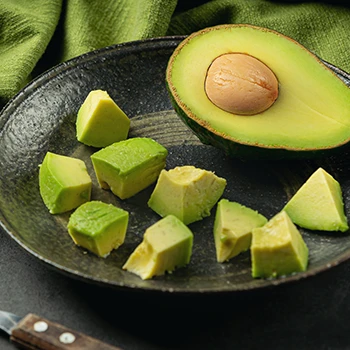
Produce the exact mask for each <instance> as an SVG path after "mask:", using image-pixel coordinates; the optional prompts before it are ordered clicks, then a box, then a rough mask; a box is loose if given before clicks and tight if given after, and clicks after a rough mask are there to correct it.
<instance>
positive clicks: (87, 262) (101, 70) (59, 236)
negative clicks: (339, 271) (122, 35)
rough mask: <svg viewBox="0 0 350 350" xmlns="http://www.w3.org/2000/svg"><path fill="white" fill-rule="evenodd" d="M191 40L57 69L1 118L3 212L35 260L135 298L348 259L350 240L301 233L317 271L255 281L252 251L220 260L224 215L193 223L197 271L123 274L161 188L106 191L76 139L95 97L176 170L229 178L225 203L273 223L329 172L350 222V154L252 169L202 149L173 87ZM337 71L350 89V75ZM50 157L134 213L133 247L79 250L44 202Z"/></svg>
mask: <svg viewBox="0 0 350 350" xmlns="http://www.w3.org/2000/svg"><path fill="white" fill-rule="evenodd" d="M182 39H183V38H182V37H166V38H159V39H151V40H145V41H139V42H133V43H128V44H123V45H117V46H112V47H108V48H105V49H101V50H97V51H94V52H91V53H88V54H86V55H83V56H80V57H78V58H76V59H73V60H71V61H68V62H66V63H63V64H61V65H59V66H57V67H55V68H53V69H51V70H49V71H48V72H46V73H45V74H43V75H42V76H40V77H39V78H37V79H35V80H34V81H33V82H32V83H31V84H29V85H28V86H27V87H26V88H24V89H23V90H22V91H21V92H20V93H19V94H18V95H17V96H16V97H15V98H14V99H12V100H11V101H10V103H9V104H8V105H7V106H6V107H5V108H4V109H3V111H2V113H1V118H0V128H1V137H0V164H1V177H0V214H1V222H2V226H3V228H4V229H5V231H7V232H8V233H9V235H10V236H11V237H12V238H13V239H15V240H16V241H17V242H18V243H19V244H20V245H21V246H22V247H23V248H25V250H27V251H28V252H29V253H30V254H33V255H34V256H36V257H37V258H39V259H40V260H41V261H43V262H45V263H47V264H48V265H49V266H51V267H53V268H55V269H58V270H59V271H61V272H63V273H67V274H69V275H70V276H72V277H76V278H81V279H83V280H86V281H89V282H93V283H98V284H103V285H108V286H112V287H117V288H130V289H134V290H153V291H171V292H183V293H191V292H195V293H197V292H201V293H203V292H233V291H243V290H251V289H256V288H261V287H266V286H271V285H277V284H281V283H285V282H288V281H295V280H298V279H300V278H305V277H308V276H311V275H314V274H316V273H318V272H320V271H322V270H325V269H328V268H330V267H332V266H334V265H337V264H338V263H340V262H341V261H344V260H346V259H348V258H349V256H350V235H349V233H348V232H347V233H325V232H311V231H308V230H302V229H301V230H300V231H301V233H302V235H303V236H304V239H305V241H306V243H307V245H308V247H309V250H310V259H309V268H308V270H307V271H306V272H304V273H299V274H295V275H292V276H289V277H285V278H279V279H276V280H262V279H261V280H260V279H253V278H252V277H251V265H250V264H251V260H250V255H249V252H245V253H242V254H241V255H239V256H238V257H236V258H234V259H232V260H231V261H229V262H226V263H223V264H219V263H217V262H216V257H215V247H214V240H213V233H212V229H213V221H214V214H215V209H216V207H214V208H213V209H212V215H211V216H210V217H207V218H205V219H203V220H201V221H199V222H196V223H193V224H191V225H189V227H190V228H191V230H192V231H193V233H194V246H193V254H192V258H191V262H190V264H189V265H188V266H187V267H185V268H181V269H178V270H176V271H175V272H174V273H172V274H167V275H165V276H160V277H155V278H153V279H152V280H147V281H142V280H141V279H140V278H139V277H138V276H135V275H133V274H131V273H129V272H127V271H123V270H122V268H121V267H122V265H123V264H124V262H125V261H126V259H127V258H128V256H129V255H130V254H131V252H132V251H133V250H134V249H135V247H136V246H137V245H138V244H139V243H140V242H141V240H142V236H143V233H144V231H145V229H146V228H147V227H148V226H150V225H151V224H152V223H154V222H156V221H157V220H159V216H158V215H157V214H155V213H154V212H153V211H152V210H151V209H150V208H148V207H147V200H148V198H149V196H150V194H151V192H152V190H153V188H154V185H152V186H150V187H149V188H147V189H145V190H144V191H142V192H141V193H139V194H137V195H136V196H134V197H132V198H130V199H127V200H124V201H121V200H119V199H118V198H117V197H116V196H114V195H113V194H112V193H111V192H109V191H106V190H102V189H100V188H99V187H98V184H97V181H96V177H95V175H94V172H93V168H92V164H91V161H90V155H91V154H92V153H93V152H95V151H96V150H97V149H95V148H92V147H87V146H85V145H83V144H81V143H79V142H78V141H77V140H76V137H75V120H76V114H77V111H78V109H79V107H80V105H81V104H82V103H83V101H84V100H85V98H86V96H87V94H88V93H89V92H90V91H91V90H94V89H102V90H106V91H107V92H108V93H109V94H110V96H111V97H112V98H113V99H114V100H115V101H116V102H117V103H118V105H119V106H120V107H121V108H122V109H123V110H124V111H125V113H126V114H127V115H128V116H129V117H130V118H131V128H130V134H129V137H137V136H143V137H151V138H153V139H155V140H156V141H158V142H159V143H161V144H162V145H164V146H165V147H167V149H168V151H169V155H168V158H167V165H166V168H167V169H170V168H173V167H175V166H180V165H194V166H196V167H199V168H203V169H207V170H211V171H214V172H215V173H216V174H217V175H218V176H221V177H224V178H226V180H227V187H226V189H225V192H224V194H223V197H224V198H227V199H229V200H232V201H237V202H239V203H241V204H243V205H246V206H249V207H250V208H252V209H255V210H258V211H259V212H260V213H261V214H263V215H265V216H266V217H267V218H271V217H272V216H273V215H275V214H276V213H277V212H278V211H280V210H281V209H282V208H283V206H284V204H285V203H286V202H287V200H288V199H289V198H290V197H291V196H292V195H293V194H294V193H295V191H296V190H297V189H298V188H299V187H300V186H301V184H302V183H303V182H304V181H305V180H306V179H307V178H308V177H309V176H310V175H311V174H312V173H313V172H314V171H315V170H316V169H317V168H318V167H319V166H322V167H323V168H324V169H325V170H327V171H329V172H330V173H331V174H332V175H333V176H334V177H336V178H337V180H338V181H339V182H340V184H341V186H342V189H343V195H344V200H345V209H346V214H347V215H348V217H350V213H349V210H350V204H349V195H350V174H349V173H350V168H349V167H350V162H349V160H348V159H349V155H348V154H347V152H346V151H344V152H345V153H343V154H342V155H341V156H333V157H329V158H327V159H326V160H303V161H259V160H255V161H243V160H239V159H234V158H230V157H228V156H226V155H225V154H223V153H222V152H221V151H220V150H217V149H214V148H213V147H211V146H207V145H203V144H201V143H200V142H199V140H198V139H197V137H196V136H194V135H193V133H192V132H191V131H190V130H189V129H188V128H187V126H185V125H184V124H183V123H182V121H181V120H180V119H179V118H178V117H177V115H176V114H175V112H174V110H173V109H172V106H171V103H170V100H169V97H168V94H167V91H166V85H165V69H166V65H167V62H168V59H169V57H170V55H171V53H172V52H173V50H174V49H175V47H176V46H177V45H178V44H179V42H180V41H181V40H182ZM330 66H331V65H330ZM331 68H332V69H334V70H335V71H336V73H337V74H339V75H340V77H341V78H342V79H343V80H344V81H345V82H346V83H347V84H349V79H348V76H347V75H346V73H344V72H342V71H340V70H339V69H337V68H336V67H333V66H331ZM47 151H51V152H55V153H59V154H63V155H68V156H73V157H77V158H80V159H82V160H84V161H85V163H86V165H87V167H88V171H89V173H90V175H91V177H92V180H93V191H92V199H99V200H102V201H105V202H108V203H113V204H115V205H117V206H120V207H122V208H124V209H126V210H128V211H129V213H130V222H129V227H128V232H127V235H126V240H125V243H124V244H123V245H122V246H121V247H120V248H119V249H118V250H115V251H113V252H112V253H111V254H110V255H109V256H108V257H107V258H106V259H102V258H98V257H96V256H94V255H93V254H91V253H89V252H87V251H86V250H84V249H82V248H79V247H77V246H76V245H74V243H73V241H72V240H71V238H70V237H69V235H68V232H67V228H66V226H67V222H68V219H69V215H70V212H69V213H65V214H61V215H51V214H49V212H48V210H47V209H46V207H45V205H44V204H43V202H42V199H41V197H40V193H39V186H38V172H39V164H41V162H42V160H43V158H44V156H45V154H46V152H47Z"/></svg>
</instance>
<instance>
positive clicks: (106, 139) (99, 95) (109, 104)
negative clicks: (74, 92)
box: [76, 90, 130, 147]
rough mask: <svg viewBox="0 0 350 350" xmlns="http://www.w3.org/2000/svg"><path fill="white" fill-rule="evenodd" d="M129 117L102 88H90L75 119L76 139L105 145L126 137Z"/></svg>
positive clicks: (89, 144) (100, 145)
mask: <svg viewBox="0 0 350 350" xmlns="http://www.w3.org/2000/svg"><path fill="white" fill-rule="evenodd" d="M129 128H130V119H129V118H128V116H127V115H126V114H125V113H124V112H123V111H122V110H121V108H120V107H119V106H118V105H117V104H116V103H115V101H114V100H113V99H112V98H111V97H110V96H109V95H108V93H107V92H106V91H103V90H92V91H91V92H90V93H89V94H88V96H87V97H86V99H85V101H84V103H83V104H82V105H81V107H80V109H79V111H78V115H77V120H76V134H77V139H78V141H80V142H82V143H84V144H85V145H88V146H93V147H106V146H109V145H111V144H112V143H114V142H117V141H121V140H125V139H126V138H127V137H128V133H129Z"/></svg>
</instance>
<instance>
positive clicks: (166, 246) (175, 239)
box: [123, 215, 193, 280]
mask: <svg viewBox="0 0 350 350" xmlns="http://www.w3.org/2000/svg"><path fill="white" fill-rule="evenodd" d="M192 245H193V233H192V231H191V230H190V229H189V228H188V227H187V226H186V225H185V224H184V223H183V222H182V221H181V220H179V219H178V218H177V217H175V216H173V215H168V216H166V217H164V218H162V219H160V220H159V221H158V222H156V223H155V224H153V225H152V226H150V227H149V228H147V230H146V231H145V233H144V236H143V240H142V242H141V243H140V244H139V245H138V246H137V247H136V249H135V250H134V251H133V253H132V254H131V255H130V256H129V258H128V260H127V261H126V263H125V264H124V266H123V269H124V270H127V271H129V272H131V273H134V274H136V275H138V276H140V277H141V278H142V279H144V280H146V279H150V278H152V277H154V276H160V275H164V274H165V273H166V272H168V273H172V272H173V271H174V270H175V269H177V268H180V267H183V266H185V265H187V264H188V263H189V262H190V259H191V255H192Z"/></svg>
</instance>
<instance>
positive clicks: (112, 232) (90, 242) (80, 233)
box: [67, 201, 129, 257]
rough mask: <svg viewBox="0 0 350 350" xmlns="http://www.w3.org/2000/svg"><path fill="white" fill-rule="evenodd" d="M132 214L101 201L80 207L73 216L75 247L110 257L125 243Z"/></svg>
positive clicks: (70, 231)
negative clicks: (113, 251) (114, 250)
mask: <svg viewBox="0 0 350 350" xmlns="http://www.w3.org/2000/svg"><path fill="white" fill-rule="evenodd" d="M128 220H129V213H128V212H127V211H126V210H124V209H122V208H118V207H116V206H114V205H113V204H107V203H104V202H101V201H91V202H87V203H85V204H83V205H81V206H80V207H79V208H78V209H76V210H75V211H74V213H73V214H72V215H71V216H70V218H69V222H68V226H67V227H68V233H69V235H70V236H71V237H72V239H73V241H74V243H75V244H77V245H78V246H81V247H83V248H86V249H88V250H89V251H91V252H92V253H94V254H96V255H98V256H99V257H107V256H108V255H109V254H110V252H111V251H112V250H113V249H117V248H118V247H119V246H121V245H122V244H123V243H124V240H125V236H126V231H127V227H128Z"/></svg>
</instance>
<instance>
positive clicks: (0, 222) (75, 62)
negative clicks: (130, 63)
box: [0, 35, 350, 295]
mask: <svg viewBox="0 0 350 350" xmlns="http://www.w3.org/2000/svg"><path fill="white" fill-rule="evenodd" d="M186 36H187V35H173V36H161V37H156V38H148V39H141V40H135V41H129V42H125V43H121V44H114V45H109V46H106V47H103V48H99V49H96V50H93V51H89V52H87V53H84V54H82V55H79V56H76V57H74V58H71V59H69V60H67V61H65V62H62V63H59V64H56V65H55V66H53V67H51V68H50V69H48V70H46V71H44V72H42V73H41V74H39V75H38V76H36V77H35V78H34V79H33V80H32V81H30V82H29V83H28V84H27V85H26V86H24V87H23V88H22V89H21V90H20V91H18V92H17V93H16V94H15V95H14V96H13V97H12V98H11V99H10V100H9V101H8V102H7V103H6V104H5V105H4V106H3V108H2V109H1V110H0V135H1V134H2V133H3V130H4V127H5V125H6V123H7V121H8V120H10V118H11V111H12V110H14V109H16V108H17V106H18V105H19V104H20V103H21V102H23V100H25V98H26V97H27V96H28V95H30V93H31V92H32V91H33V90H35V88H36V87H37V86H39V85H41V84H42V83H43V82H46V81H47V80H49V79H51V78H52V77H54V76H55V75H57V74H60V73H62V72H63V71H65V70H68V69H74V67H76V66H79V65H81V64H83V63H84V62H86V61H90V60H91V59H93V58H96V57H98V56H103V55H105V54H106V53H109V52H113V51H117V50H125V49H134V50H137V51H139V50H140V47H141V48H142V46H145V47H147V49H149V50H152V49H155V48H157V49H158V48H166V49H168V48H169V47H172V46H173V47H174V48H176V46H177V45H178V44H179V43H180V42H181V41H182V40H183V39H184V38H186ZM322 61H323V62H324V63H325V65H326V66H328V67H329V68H330V69H331V70H333V71H334V72H335V73H336V74H337V75H338V76H340V77H343V78H345V79H346V80H349V81H350V74H348V73H347V72H345V71H343V70H342V69H340V68H338V67H336V66H334V65H333V64H331V63H329V62H327V61H324V60H322ZM344 83H345V82H344ZM345 84H346V83H345ZM5 117H6V118H5ZM0 226H1V229H2V230H3V231H4V232H5V233H6V234H7V235H9V236H10V238H11V239H12V240H14V241H15V242H16V243H17V244H18V245H19V246H20V247H21V248H22V249H23V250H24V251H25V252H26V253H28V254H29V255H31V256H33V257H34V258H36V259H37V260H38V261H40V262H41V263H44V264H45V266H48V267H49V268H51V269H53V270H55V271H57V270H58V271H59V272H60V273H62V274H64V275H66V276H68V277H70V278H75V279H77V280H81V281H83V282H86V283H87V282H88V283H92V284H96V285H99V286H104V287H109V288H113V289H120V290H123V291H125V290H128V291H133V292H147V293H170V294H176V295H181V294H185V295H189V294H191V295H193V294H206V295H211V294H232V293H242V292H248V291H257V290H262V289H266V288H271V287H276V286H280V285H285V284H289V283H295V282H297V281H301V280H305V279H309V278H311V277H313V276H315V275H318V274H320V273H323V272H325V271H328V270H330V269H331V268H334V267H335V266H337V265H339V264H341V263H343V262H345V261H347V260H349V259H350V249H349V250H348V251H346V252H343V253H342V254H340V255H339V256H338V258H336V259H333V260H332V261H330V262H329V263H325V264H322V265H321V266H318V267H315V268H313V269H312V270H306V271H304V272H300V273H297V274H293V275H290V276H286V277H285V278H277V279H266V280H264V281H263V283H261V284H259V285H255V286H253V287H249V286H248V287H247V286H245V285H244V284H243V285H242V286H238V287H236V288H231V289H229V288H228V289H220V288H218V289H216V288H215V287H214V286H213V288H210V289H208V290H206V289H202V290H199V289H196V288H193V287H191V288H188V289H186V288H181V289H179V290H177V289H174V288H171V287H161V288H156V287H153V286H151V287H149V286H148V287H140V286H136V285H132V284H128V285H126V284H123V283H117V282H115V281H113V282H111V281H110V280H107V279H101V278H95V277H94V276H91V275H87V274H85V273H82V272H80V271H76V270H73V269H71V268H67V267H65V266H62V264H59V263H57V262H54V261H52V260H50V259H47V258H45V257H43V256H41V255H40V254H38V253H36V252H35V251H33V250H32V249H31V248H29V247H28V246H27V245H26V244H24V242H22V241H21V240H20V239H19V238H18V237H17V236H16V234H15V233H14V232H12V230H11V224H10V223H9V222H8V221H7V219H6V217H5V216H4V215H3V211H2V208H0Z"/></svg>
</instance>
